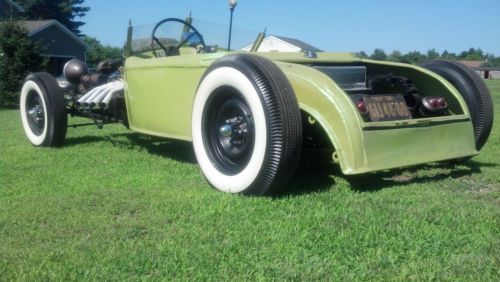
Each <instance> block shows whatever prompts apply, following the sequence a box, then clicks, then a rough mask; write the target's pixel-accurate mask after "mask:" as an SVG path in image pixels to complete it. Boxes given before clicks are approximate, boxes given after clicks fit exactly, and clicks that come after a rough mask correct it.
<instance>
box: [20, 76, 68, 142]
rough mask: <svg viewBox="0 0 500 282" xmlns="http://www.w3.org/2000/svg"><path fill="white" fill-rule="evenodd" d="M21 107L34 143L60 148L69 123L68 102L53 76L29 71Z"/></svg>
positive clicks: (23, 119) (22, 94) (24, 124)
mask: <svg viewBox="0 0 500 282" xmlns="http://www.w3.org/2000/svg"><path fill="white" fill-rule="evenodd" d="M19 106H20V111H21V120H22V123H23V128H24V131H25V133H26V137H28V140H29V141H30V142H31V143H32V144H33V145H35V146H40V147H59V146H61V145H62V144H63V142H64V138H65V137H66V128H67V124H68V117H67V114H66V103H65V100H64V96H63V94H62V92H61V89H60V88H59V85H58V84H57V81H56V79H55V78H54V77H53V76H52V75H50V74H48V73H34V74H30V75H29V76H28V77H27V78H26V80H25V82H24V85H23V88H22V90H21V99H20V103H19Z"/></svg>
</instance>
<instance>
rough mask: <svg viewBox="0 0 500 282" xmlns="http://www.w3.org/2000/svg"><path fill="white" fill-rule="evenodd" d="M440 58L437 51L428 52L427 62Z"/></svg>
mask: <svg viewBox="0 0 500 282" xmlns="http://www.w3.org/2000/svg"><path fill="white" fill-rule="evenodd" d="M437 58H439V53H438V52H437V51H436V49H430V50H428V51H427V58H426V59H427V60H435V59H437Z"/></svg>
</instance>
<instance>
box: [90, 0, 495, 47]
mask: <svg viewBox="0 0 500 282" xmlns="http://www.w3.org/2000/svg"><path fill="white" fill-rule="evenodd" d="M85 5H87V6H89V7H90V9H91V10H90V11H89V12H88V14H87V15H86V16H85V17H84V18H82V19H81V20H82V21H84V22H85V23H86V24H85V25H84V26H83V27H82V28H81V31H82V32H83V33H84V34H86V35H89V36H92V37H96V38H97V39H98V40H99V41H101V43H103V44H105V45H111V46H117V47H119V46H123V43H124V42H125V40H126V32H127V25H128V21H129V19H131V20H132V23H133V25H143V24H150V23H155V22H158V21H160V20H161V19H163V18H169V17H177V18H185V17H186V16H187V15H188V14H189V12H190V11H191V12H192V14H193V18H195V19H199V20H204V21H208V22H213V23H217V24H228V22H229V7H228V1H227V0H119V1H116V0H86V1H85ZM233 25H234V26H236V27H242V28H247V29H251V30H255V31H263V30H264V29H265V28H267V34H274V35H281V36H286V37H293V38H297V39H300V40H302V41H305V42H307V43H309V44H311V45H313V46H315V47H318V48H320V49H322V50H325V51H332V52H337V51H339V52H343V51H348V52H358V51H362V50H364V51H366V52H367V53H371V52H372V51H373V49H375V48H382V49H384V50H385V51H386V52H391V51H393V50H398V51H401V52H404V53H406V52H409V51H421V52H426V51H427V50H429V49H432V48H435V49H436V50H437V51H438V52H442V51H444V50H448V51H450V52H456V53H458V52H461V51H464V50H468V49H469V48H471V47H474V48H481V49H482V50H483V51H484V52H485V53H492V54H494V55H496V56H500V0H308V1H303V0H289V1H285V0H238V5H237V7H236V9H235V11H234V19H233ZM221 32H224V33H227V30H222V31H221Z"/></svg>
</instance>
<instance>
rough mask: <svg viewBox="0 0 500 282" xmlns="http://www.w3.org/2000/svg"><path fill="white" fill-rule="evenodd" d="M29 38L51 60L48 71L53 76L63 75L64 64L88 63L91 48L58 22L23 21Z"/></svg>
mask: <svg viewBox="0 0 500 282" xmlns="http://www.w3.org/2000/svg"><path fill="white" fill-rule="evenodd" d="M22 24H23V25H24V26H25V27H26V29H27V30H28V36H29V38H30V39H31V40H33V41H34V42H38V44H39V45H40V47H42V56H44V57H47V58H48V59H49V65H48V67H49V69H48V71H49V72H50V73H52V74H53V75H56V76H57V75H59V74H61V73H62V69H63V67H64V64H65V63H66V62H67V61H69V60H71V59H73V58H77V59H80V60H82V61H84V62H85V61H86V53H87V51H88V50H89V48H90V47H89V46H88V45H87V44H86V43H85V42H84V41H83V40H82V39H81V38H80V37H78V36H76V35H75V34H74V33H73V32H71V30H69V29H68V28H66V27H65V26H63V25H62V24H61V23H60V22H58V21H56V20H44V21H23V22H22Z"/></svg>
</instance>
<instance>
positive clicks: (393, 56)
mask: <svg viewBox="0 0 500 282" xmlns="http://www.w3.org/2000/svg"><path fill="white" fill-rule="evenodd" d="M402 58H403V54H401V52H400V51H398V50H394V51H392V52H391V53H390V54H389V56H388V57H387V60H388V61H392V62H401V61H402Z"/></svg>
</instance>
